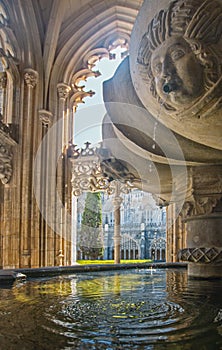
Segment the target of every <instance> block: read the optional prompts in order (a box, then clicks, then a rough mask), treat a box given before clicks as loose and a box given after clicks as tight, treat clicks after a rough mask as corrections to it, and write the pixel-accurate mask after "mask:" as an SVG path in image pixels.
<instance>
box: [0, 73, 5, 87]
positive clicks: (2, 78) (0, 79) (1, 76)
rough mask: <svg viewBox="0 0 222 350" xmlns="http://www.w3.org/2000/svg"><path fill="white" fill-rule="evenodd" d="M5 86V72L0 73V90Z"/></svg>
mask: <svg viewBox="0 0 222 350" xmlns="http://www.w3.org/2000/svg"><path fill="white" fill-rule="evenodd" d="M6 85H7V74H6V72H0V89H5V88H6Z"/></svg>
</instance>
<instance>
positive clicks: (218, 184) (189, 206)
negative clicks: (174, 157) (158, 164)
mask: <svg viewBox="0 0 222 350" xmlns="http://www.w3.org/2000/svg"><path fill="white" fill-rule="evenodd" d="M190 179H191V186H190V188H189V193H188V196H187V198H186V202H185V203H184V206H183V211H182V214H183V217H184V222H185V223H186V230H187V248H185V249H181V250H180V252H179V256H180V259H181V260H182V261H187V262H188V274H189V276H191V277H201V278H215V277H222V235H221V231H222V166H210V167H206V166H204V167H195V168H192V169H191V170H190Z"/></svg>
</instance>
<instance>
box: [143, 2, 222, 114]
mask: <svg viewBox="0 0 222 350" xmlns="http://www.w3.org/2000/svg"><path fill="white" fill-rule="evenodd" d="M216 9H217V10H216ZM221 13H222V5H221V2H219V1H217V0H209V1H208V0H207V1H204V2H203V1H202V0H195V1H193V0H176V1H172V2H171V3H170V4H169V7H168V8H166V9H162V10H160V12H159V13H157V14H156V15H155V16H154V18H153V19H152V21H151V22H150V23H149V24H148V27H147V31H146V32H145V33H144V35H143V37H142V39H141V42H140V45H139V49H138V55H137V62H138V64H139V72H140V74H141V77H142V79H143V81H144V83H145V85H146V87H147V88H148V91H149V92H150V94H151V95H152V96H153V97H154V99H156V107H155V106H154V107H153V108H154V109H156V111H157V110H159V106H160V105H162V106H163V109H164V110H165V113H167V114H170V115H172V113H175V114H179V115H180V117H183V116H186V115H187V114H188V113H192V115H196V116H197V117H198V115H200V114H201V116H204V115H205V116H206V115H207V114H208V112H210V113H212V110H213V109H216V108H218V107H219V106H220V105H221V103H222V96H221V85H222V77H221V62H222V50H221V45H220V40H221V37H222V26H221V20H222V15H221ZM206 18H207V23H206ZM215 97H216V98H215Z"/></svg>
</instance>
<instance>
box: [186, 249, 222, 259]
mask: <svg viewBox="0 0 222 350" xmlns="http://www.w3.org/2000/svg"><path fill="white" fill-rule="evenodd" d="M179 259H180V260H182V261H188V262H194V263H212V262H217V263H218V262H222V248H217V247H210V248H205V247H199V248H185V249H181V250H180V251H179Z"/></svg>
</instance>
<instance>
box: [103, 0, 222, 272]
mask: <svg viewBox="0 0 222 350" xmlns="http://www.w3.org/2000/svg"><path fill="white" fill-rule="evenodd" d="M104 101H105V104H106V109H107V115H106V116H105V118H104V122H103V138H104V144H105V147H107V148H108V149H109V150H110V151H111V153H112V154H113V159H112V160H111V161H110V160H108V161H107V160H104V166H105V168H106V171H107V172H108V173H111V174H114V175H116V174H118V176H120V177H121V176H126V174H128V176H129V177H130V179H131V182H133V183H134V185H135V186H137V187H139V188H141V189H143V190H145V191H149V192H151V193H153V195H155V198H156V200H157V203H159V204H160V205H166V206H172V205H173V206H174V222H172V221H171V223H170V224H169V225H174V228H175V229H177V225H175V221H176V220H177V219H178V218H180V220H181V221H182V222H183V227H184V230H185V231H186V246H184V247H182V249H180V251H178V252H177V253H178V257H179V258H180V260H182V261H187V262H188V274H189V276H192V277H204V278H214V277H222V234H221V231H222V104H221V102H222V1H221V0H206V1H203V0H175V1H168V0H159V1H151V0H145V1H144V3H143V5H142V7H141V10H140V12H139V14H138V16H137V19H136V22H135V25H134V29H133V32H132V36H131V47H130V54H129V56H128V57H127V58H126V59H125V60H124V61H123V62H122V64H121V65H120V67H119V68H118V69H117V71H116V73H115V75H114V77H113V78H112V79H110V80H108V81H106V82H105V83H104ZM114 141H115V142H114ZM114 159H115V161H114ZM178 236H179V231H178Z"/></svg>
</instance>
